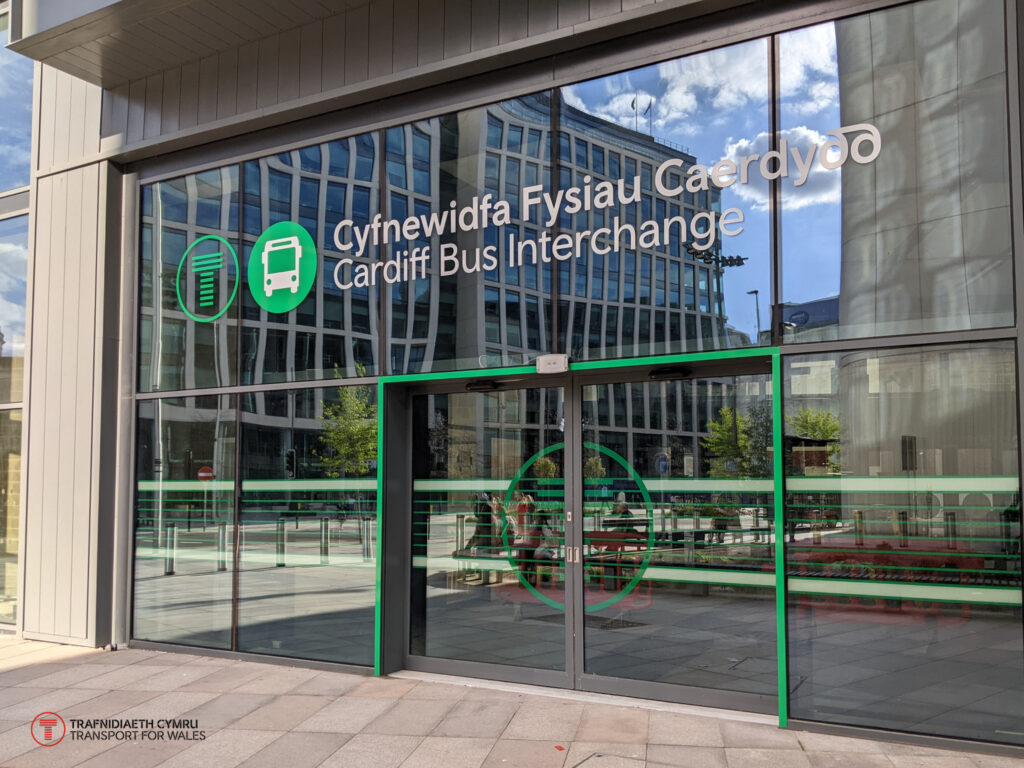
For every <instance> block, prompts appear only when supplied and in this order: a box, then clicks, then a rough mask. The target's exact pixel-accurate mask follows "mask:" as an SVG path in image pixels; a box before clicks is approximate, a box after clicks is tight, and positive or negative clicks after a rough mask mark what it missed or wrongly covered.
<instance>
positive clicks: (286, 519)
mask: <svg viewBox="0 0 1024 768" xmlns="http://www.w3.org/2000/svg"><path fill="white" fill-rule="evenodd" d="M241 442H242V446H241V462H242V465H241V466H242V499H241V522H240V536H241V542H240V556H239V557H240V559H239V567H240V572H239V580H238V590H239V602H238V649H239V650H243V651H253V652H257V653H268V654H273V655H281V656H294V657H298V658H304V659H321V660H326V661H338V662H345V663H349V664H365V665H368V664H372V663H373V631H374V599H375V583H376V530H377V480H376V476H377V402H376V389H375V388H372V387H337V388H330V389H310V390H299V391H294V392H276V393H274V392H266V393H260V394H255V395H251V396H249V397H247V398H246V399H245V400H244V401H243V409H242V435H241Z"/></svg>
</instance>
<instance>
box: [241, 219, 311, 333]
mask: <svg viewBox="0 0 1024 768" xmlns="http://www.w3.org/2000/svg"><path fill="white" fill-rule="evenodd" d="M316 269H317V253H316V245H315V244H314V243H313V238H312V237H311V236H310V234H309V232H307V231H306V229H305V228H304V227H302V226H301V225H299V224H296V223H295V222H292V221H279V222H278V223H277V224H273V225H272V226H270V227H268V228H267V229H266V230H264V232H263V234H262V235H260V239H259V240H257V241H256V245H254V246H253V247H252V253H251V254H250V256H249V269H248V277H249V292H250V293H252V297H253V298H254V299H256V303H257V304H259V305H260V306H261V307H263V308H264V309H265V310H267V312H277V313H279V314H280V313H284V312H291V311H292V310H293V309H295V308H296V307H297V306H299V304H301V303H302V302H303V301H304V300H305V299H306V297H307V296H308V295H309V292H310V290H311V289H312V288H313V281H314V280H316Z"/></svg>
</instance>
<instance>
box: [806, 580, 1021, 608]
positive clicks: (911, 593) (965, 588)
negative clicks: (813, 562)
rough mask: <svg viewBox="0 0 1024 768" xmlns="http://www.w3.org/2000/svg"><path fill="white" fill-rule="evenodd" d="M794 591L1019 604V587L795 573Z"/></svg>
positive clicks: (901, 598)
mask: <svg viewBox="0 0 1024 768" xmlns="http://www.w3.org/2000/svg"><path fill="white" fill-rule="evenodd" d="M789 588H790V593H791V594H802V595H832V596H843V597H867V598H877V599H883V600H922V601H927V602H940V603H975V604H978V605H1014V606H1017V605H1020V604H1021V593H1020V588H1019V587H988V586H972V585H938V584H898V583H893V582H888V581H861V580H858V579H812V578H806V577H800V576H794V577H792V578H790V580H789Z"/></svg>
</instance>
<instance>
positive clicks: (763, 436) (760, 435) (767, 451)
mask: <svg viewBox="0 0 1024 768" xmlns="http://www.w3.org/2000/svg"><path fill="white" fill-rule="evenodd" d="M771 448H772V404H771V402H769V401H768V400H761V401H759V402H757V403H755V404H754V405H753V406H751V408H750V454H749V459H748V460H747V469H748V470H749V471H750V476H751V477H771V476H772V462H771V458H770V457H771Z"/></svg>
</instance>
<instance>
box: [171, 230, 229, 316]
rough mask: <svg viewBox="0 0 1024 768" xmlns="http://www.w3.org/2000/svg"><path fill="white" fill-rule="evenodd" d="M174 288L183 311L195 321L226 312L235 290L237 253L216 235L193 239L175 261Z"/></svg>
mask: <svg viewBox="0 0 1024 768" xmlns="http://www.w3.org/2000/svg"><path fill="white" fill-rule="evenodd" d="M186 265H187V266H186ZM174 290H175V292H176V293H177V294H178V305H179V306H180V307H181V310H182V312H184V313H185V314H186V315H187V316H188V317H190V318H191V319H193V320H195V321H196V322H197V323H211V322H213V321H214V320H216V319H217V318H218V317H220V316H221V315H223V314H224V313H225V312H227V311H228V307H230V306H231V302H232V301H234V300H235V294H236V293H237V292H238V255H237V254H236V253H235V249H234V248H232V247H231V243H229V242H228V241H227V240H225V239H224V238H223V237H220V236H218V235H205V236H204V237H200V238H199V239H198V240H195V241H194V242H193V243H192V245H190V246H189V247H188V250H186V251H185V255H184V256H182V257H181V263H180V264H178V273H177V275H176V276H175V278H174Z"/></svg>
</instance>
